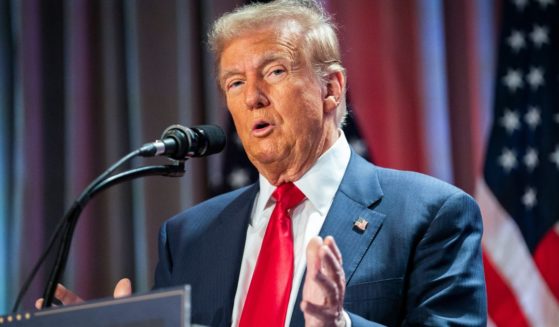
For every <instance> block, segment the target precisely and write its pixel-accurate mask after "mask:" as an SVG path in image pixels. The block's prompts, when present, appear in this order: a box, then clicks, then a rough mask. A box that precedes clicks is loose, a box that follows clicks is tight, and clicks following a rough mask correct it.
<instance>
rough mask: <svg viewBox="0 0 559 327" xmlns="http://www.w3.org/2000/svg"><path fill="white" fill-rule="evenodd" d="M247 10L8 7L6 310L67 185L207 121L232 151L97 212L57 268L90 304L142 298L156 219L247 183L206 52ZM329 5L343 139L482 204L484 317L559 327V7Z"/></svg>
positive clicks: (0, 272) (0, 111)
mask: <svg viewBox="0 0 559 327" xmlns="http://www.w3.org/2000/svg"><path fill="white" fill-rule="evenodd" d="M246 2H250V1H246ZM246 2H245V1H242V0H163V1H161V0H53V1H41V0H0V313H6V312H9V311H10V310H11V307H12V305H13V302H14V300H15V297H16V294H17V292H18V290H19V288H20V287H21V285H22V283H23V281H24V279H25V277H26V276H27V275H28V274H29V272H30V270H31V268H32V265H33V264H34V263H35V261H36V260H37V258H38V257H39V255H40V253H41V252H42V251H43V250H44V247H45V245H46V243H47V241H48V239H49V237H50V235H51V234H52V232H53V230H54V227H55V225H56V223H57V222H58V220H59V219H60V218H61V217H62V216H63V214H64V212H65V211H66V210H67V209H68V208H69V206H70V205H71V203H72V201H73V200H74V199H75V198H76V197H77V196H78V195H79V193H81V191H82V190H83V189H84V188H85V187H86V186H87V185H88V184H89V183H90V182H91V181H92V180H93V179H94V178H95V177H96V176H97V175H99V174H100V173H101V172H102V171H103V170H105V169H106V168H107V167H109V166H110V165H111V164H112V163H114V162H115V161H117V160H118V159H119V158H120V157H122V156H124V155H125V154H126V153H128V152H130V151H132V150H134V149H136V148H138V147H140V146H141V145H142V144H144V143H146V142H151V141H153V140H155V139H157V138H159V136H160V135H161V133H162V131H163V130H164V129H165V128H166V127H167V126H169V125H171V124H177V123H178V124H182V125H184V126H193V125H197V124H204V123H215V124H219V125H221V126H222V127H223V128H224V129H226V130H227V132H228V134H229V139H228V145H227V147H226V150H225V151H224V152H223V153H222V154H220V155H216V156H213V157H210V158H203V159H194V160H190V161H188V162H187V173H186V174H185V176H184V177H182V178H180V179H179V178H175V179H173V178H167V177H148V178H145V179H142V180H136V181H134V182H130V183H127V184H121V185H118V186H116V187H113V188H112V189H110V190H108V191H106V192H104V193H103V194H101V195H99V196H97V197H96V198H95V199H93V200H92V201H91V203H90V204H89V205H88V207H87V208H86V209H85V211H84V212H83V214H82V216H81V218H80V221H79V224H78V227H77V230H76V235H75V238H74V242H73V245H72V251H71V258H70V261H69V263H68V266H67V268H66V272H65V275H64V283H65V284H66V285H67V286H68V287H70V288H72V289H74V290H75V291H76V292H77V293H79V294H80V295H82V296H83V297H84V298H86V299H93V298H99V297H105V296H109V295H110V294H111V293H112V288H113V285H114V284H115V282H116V281H117V280H118V279H120V278H122V277H124V276H127V277H130V278H131V279H132V281H133V285H134V288H135V290H136V291H139V292H141V291H147V290H149V289H150V288H151V286H152V280H153V270H154V267H155V264H156V262H157V236H158V228H159V226H160V224H161V223H162V222H163V221H164V220H166V219H167V218H169V217H171V216H172V215H174V214H176V213H178V212H180V211H181V210H183V209H186V208H189V207H190V206H192V205H194V204H196V203H198V202H200V201H202V200H204V199H206V198H208V197H210V196H212V195H215V194H217V193H220V192H223V191H225V190H228V189H231V188H237V187H240V186H242V185H245V184H247V183H249V182H250V181H251V180H253V179H254V178H255V177H256V174H255V173H254V170H251V168H250V167H249V166H248V165H247V162H246V158H244V157H243V155H242V153H240V152H239V143H238V140H237V139H236V137H235V136H234V131H232V129H231V128H232V126H231V122H230V118H229V115H228V113H227V109H226V108H225V105H224V102H223V99H222V97H221V94H220V93H219V91H218V90H217V87H216V83H215V79H214V75H213V71H214V67H213V65H214V61H213V58H212V56H211V55H210V54H209V52H208V51H207V49H206V34H207V32H208V29H209V26H210V24H211V22H212V21H213V20H214V19H215V18H217V17H218V16H220V15H221V14H223V13H224V12H226V11H229V10H232V9H233V8H235V7H236V6H238V5H242V4H244V3H246ZM322 3H323V4H324V6H325V8H326V9H327V10H328V11H329V12H330V13H332V14H333V16H334V20H335V21H336V23H337V25H338V26H339V36H340V40H341V44H342V52H343V58H344V65H345V67H346V68H347V72H348V95H349V96H348V100H349V103H350V107H351V116H352V119H351V121H350V123H349V124H348V126H347V127H346V128H347V133H348V134H350V135H351V140H352V141H351V143H352V146H353V148H354V149H355V150H356V151H358V152H360V153H362V154H364V155H366V156H368V158H369V159H370V160H371V161H373V162H374V163H375V164H378V165H381V166H386V167H393V168H398V169H407V170H414V171H419V172H423V173H426V174H429V175H432V176H435V177H438V178H440V179H443V180H445V181H447V182H449V183H452V184H454V185H457V186H459V187H461V188H462V189H464V190H465V191H466V192H468V193H470V194H472V196H475V197H476V198H477V199H478V201H479V202H480V205H481V206H482V212H483V215H484V224H485V229H486V231H485V235H484V238H485V239H484V247H485V258H484V259H485V264H486V274H487V278H488V293H489V305H490V307H489V311H490V312H489V313H490V314H491V317H492V320H491V322H490V324H491V325H499V326H509V325H515V326H522V325H526V326H529V325H533V326H557V325H559V309H558V308H559V305H558V304H557V303H558V302H557V298H558V297H559V254H558V253H559V237H558V235H559V227H558V225H557V221H558V220H559V214H558V212H559V208H558V204H557V202H559V201H557V198H558V196H559V189H558V187H559V186H557V185H559V178H558V177H557V175H558V173H557V172H558V171H559V139H558V137H557V131H558V130H559V114H558V112H559V109H558V103H557V100H556V99H555V98H554V97H556V96H557V94H559V93H558V91H559V89H558V88H557V85H558V81H559V74H558V70H557V66H558V65H557V61H559V59H558V58H559V53H558V51H557V44H558V43H559V42H557V41H559V40H558V38H559V37H558V35H557V31H558V28H557V25H558V22H559V15H558V12H559V10H558V7H559V4H558V3H557V1H555V0H452V1H450V0H449V1H444V0H351V1H344V0H323V1H322ZM536 52H537V54H536V55H534V53H536ZM542 58H543V59H542ZM536 60H541V61H538V62H536ZM538 73H539V74H538ZM538 77H539V78H538ZM530 92H531V93H530ZM544 99H545V101H544ZM534 101H536V102H537V101H542V103H541V104H540V103H539V102H537V103H536V104H537V106H536V104H534ZM530 105H532V106H530ZM515 106H516V107H515ZM531 108H536V109H537V112H536V111H534V110H531ZM507 110H508V111H507ZM530 112H531V114H530V115H529V114H528V113H530ZM501 116H502V117H505V116H506V117H507V119H505V118H501ZM493 117H497V118H495V119H493ZM492 123H494V128H493V129H492ZM511 135H513V136H514V137H512V136H511ZM507 137H508V138H507ZM499 142H500V143H499ZM507 142H508V143H507ZM534 149H536V150H537V151H539V152H537V151H536V155H535V159H534V155H533V154H534V153H533V151H532V152H531V150H534ZM505 150H509V152H506V151H505ZM486 153H487V155H486ZM507 153H508V155H507ZM529 153H531V154H532V155H531V156H530V155H529ZM538 153H539V156H538ZM526 158H527V159H526ZM530 160H531V161H530ZM534 160H535V161H534ZM161 162H165V160H156V159H141V160H140V159H138V160H135V161H133V162H132V164H131V165H129V166H128V167H130V166H134V167H135V166H139V165H143V164H152V163H161ZM534 162H535V163H534ZM484 163H485V165H484ZM484 172H485V174H484ZM507 199H508V200H507ZM507 201H508V202H507ZM518 203H521V204H523V206H518V205H516V204H518ZM509 204H510V205H511V206H512V207H511V209H510V210H509ZM487 238H489V239H487ZM540 244H545V247H544V246H539V245H540ZM542 247H543V250H541V248H542ZM533 257H534V258H536V259H532V258H533ZM512 258H520V259H516V260H513V259H512ZM51 264H52V260H51V261H47V264H46V266H45V268H44V269H42V270H41V271H40V272H39V274H38V276H37V278H36V279H35V281H34V283H33V284H32V286H31V288H30V289H29V292H28V294H27V296H26V298H25V299H24V302H23V308H24V309H30V308H31V307H32V303H33V302H34V300H35V299H36V298H37V297H39V296H40V295H41V294H42V289H43V287H44V283H45V280H46V276H47V273H48V269H49V268H50V265H51ZM526 267H528V268H526ZM519 272H520V273H519Z"/></svg>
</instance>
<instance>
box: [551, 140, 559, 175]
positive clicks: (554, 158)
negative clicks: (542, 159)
mask: <svg viewBox="0 0 559 327" xmlns="http://www.w3.org/2000/svg"><path fill="white" fill-rule="evenodd" d="M549 160H550V161H551V162H553V163H554V164H555V166H557V169H559V145H556V146H555V151H553V152H552V153H551V154H550V155H549Z"/></svg>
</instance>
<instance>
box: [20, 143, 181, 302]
mask: <svg viewBox="0 0 559 327" xmlns="http://www.w3.org/2000/svg"><path fill="white" fill-rule="evenodd" d="M144 151H145V149H144V148H140V149H138V150H135V151H133V152H130V153H129V154H127V155H126V156H124V157H123V158H121V159H120V160H119V161H118V162H116V163H115V164H113V165H112V166H111V167H109V169H107V170H106V171H104V172H103V173H102V174H101V175H99V176H98V177H97V178H96V179H95V180H94V181H93V182H92V183H91V184H89V185H88V187H87V188H86V189H85V190H84V191H83V192H82V193H81V195H80V196H79V197H78V198H77V199H76V200H75V201H74V203H73V204H72V206H71V207H70V209H69V210H68V211H67V212H66V214H65V215H64V217H63V218H62V219H61V220H60V221H59V223H58V225H57V226H56V228H55V231H54V234H53V235H52V237H51V239H50V240H49V243H48V245H47V248H46V249H45V251H44V252H43V253H42V255H41V257H40V258H39V260H38V261H37V263H36V264H35V266H34V267H33V269H32V271H31V273H30V274H29V276H28V278H27V279H26V281H25V283H24V285H23V286H22V288H21V290H20V292H19V294H18V297H17V299H16V302H15V304H14V307H13V310H12V312H14V313H15V312H17V309H18V307H19V304H20V303H21V300H22V299H23V296H24V294H25V293H26V292H27V289H28V288H29V286H30V284H31V282H32V280H33V279H34V278H35V276H36V274H37V272H38V271H39V268H40V266H41V265H42V264H43V263H44V261H45V260H46V258H47V256H48V254H49V253H50V250H51V249H52V248H53V246H54V244H55V241H56V240H57V239H58V238H59V237H61V240H60V244H59V246H58V251H57V254H56V259H55V262H54V265H53V267H52V270H51V272H50V275H49V279H48V281H47V284H46V286H45V289H44V292H43V299H44V300H43V305H42V308H48V307H50V306H52V302H53V299H54V293H55V291H56V287H57V284H58V282H59V281H60V279H61V277H62V274H63V272H64V268H65V267H66V263H67V261H68V255H69V252H70V245H71V243H72V238H73V234H74V230H75V227H76V224H77V222H78V218H79V216H80V214H81V212H82V210H83V209H84V208H85V206H86V205H87V203H88V202H89V200H91V199H92V198H93V197H94V196H95V195H97V194H98V193H100V192H101V191H103V190H105V189H107V188H109V187H111V186H113V185H116V184H119V183H122V182H126V181H129V180H132V179H136V178H139V177H145V176H167V177H181V176H183V175H184V173H185V166H184V160H181V161H177V162H176V163H175V164H173V165H156V166H145V167H140V168H135V169H131V170H128V171H125V172H122V173H119V174H116V175H113V176H111V174H112V173H113V172H114V171H115V170H116V169H117V168H118V167H120V166H122V165H123V164H124V163H126V162H127V161H129V160H131V159H133V158H135V157H137V156H149V155H146V154H145V153H144Z"/></svg>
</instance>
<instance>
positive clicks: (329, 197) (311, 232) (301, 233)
mask: <svg viewBox="0 0 559 327" xmlns="http://www.w3.org/2000/svg"><path fill="white" fill-rule="evenodd" d="M350 156H351V151H350V148H349V144H348V142H347V140H346V138H345V135H344V133H343V132H342V131H340V137H339V138H338V140H336V142H335V143H334V145H332V147H331V148H330V149H328V150H327V151H326V152H325V153H323V154H322V156H320V158H319V159H318V161H317V162H316V163H315V164H314V166H312V167H311V169H310V170H309V171H307V172H306V173H305V175H303V177H301V178H300V179H299V180H298V181H296V182H294V184H295V185H296V186H297V187H298V188H299V189H300V190H301V192H303V194H305V197H306V199H305V200H304V201H303V202H302V203H301V204H299V205H298V206H297V207H295V209H293V211H292V217H291V219H292V226H293V252H294V260H295V267H294V275H293V285H292V287H291V295H290V297H289V305H288V308H287V316H286V320H285V326H289V323H290V322H291V316H292V314H293V310H294V305H295V301H296V300H297V294H298V292H299V287H300V286H301V279H302V278H303V273H304V271H305V267H306V256H305V252H306V247H307V244H308V243H309V241H310V239H311V238H312V237H313V236H316V235H318V233H319V232H320V229H321V227H322V224H323V223H324V220H325V219H326V215H327V213H328V211H329V210H330V206H331V205H332V202H333V200H334V195H335V194H336V191H337V190H338V187H339V186H340V183H341V181H342V178H343V175H344V173H345V170H346V168H347V165H348V163H349V158H350ZM259 183H260V191H259V193H258V195H257V196H256V198H255V200H254V205H253V208H252V213H251V220H250V223H249V226H248V230H247V237H246V242H245V249H244V252H243V260H242V263H241V271H240V274H239V281H238V284H237V292H236V294H235V303H234V306H233V317H232V322H233V326H238V325H239V321H240V319H241V313H242V309H243V305H244V302H245V298H246V295H247V293H248V289H249V287H250V280H251V278H252V274H253V272H254V268H255V266H256V261H257V259H258V253H259V252H260V247H261V245H262V240H263V238H264V234H265V232H266V227H267V226H268V221H269V220H270V216H271V215H272V211H273V209H274V205H275V200H274V199H273V198H272V193H273V192H274V190H275V188H276V187H275V186H274V185H271V184H270V183H269V182H268V180H266V178H264V177H263V176H262V175H260V179H259ZM344 317H345V319H346V321H347V320H349V319H348V318H349V317H348V316H347V314H345V312H344Z"/></svg>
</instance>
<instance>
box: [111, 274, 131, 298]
mask: <svg viewBox="0 0 559 327" xmlns="http://www.w3.org/2000/svg"><path fill="white" fill-rule="evenodd" d="M131 294H132V282H131V281H130V279H128V278H123V279H121V280H119V281H118V283H116V286H115V290H114V292H113V296H114V297H115V299H116V298H120V297H125V296H130V295H131Z"/></svg>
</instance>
